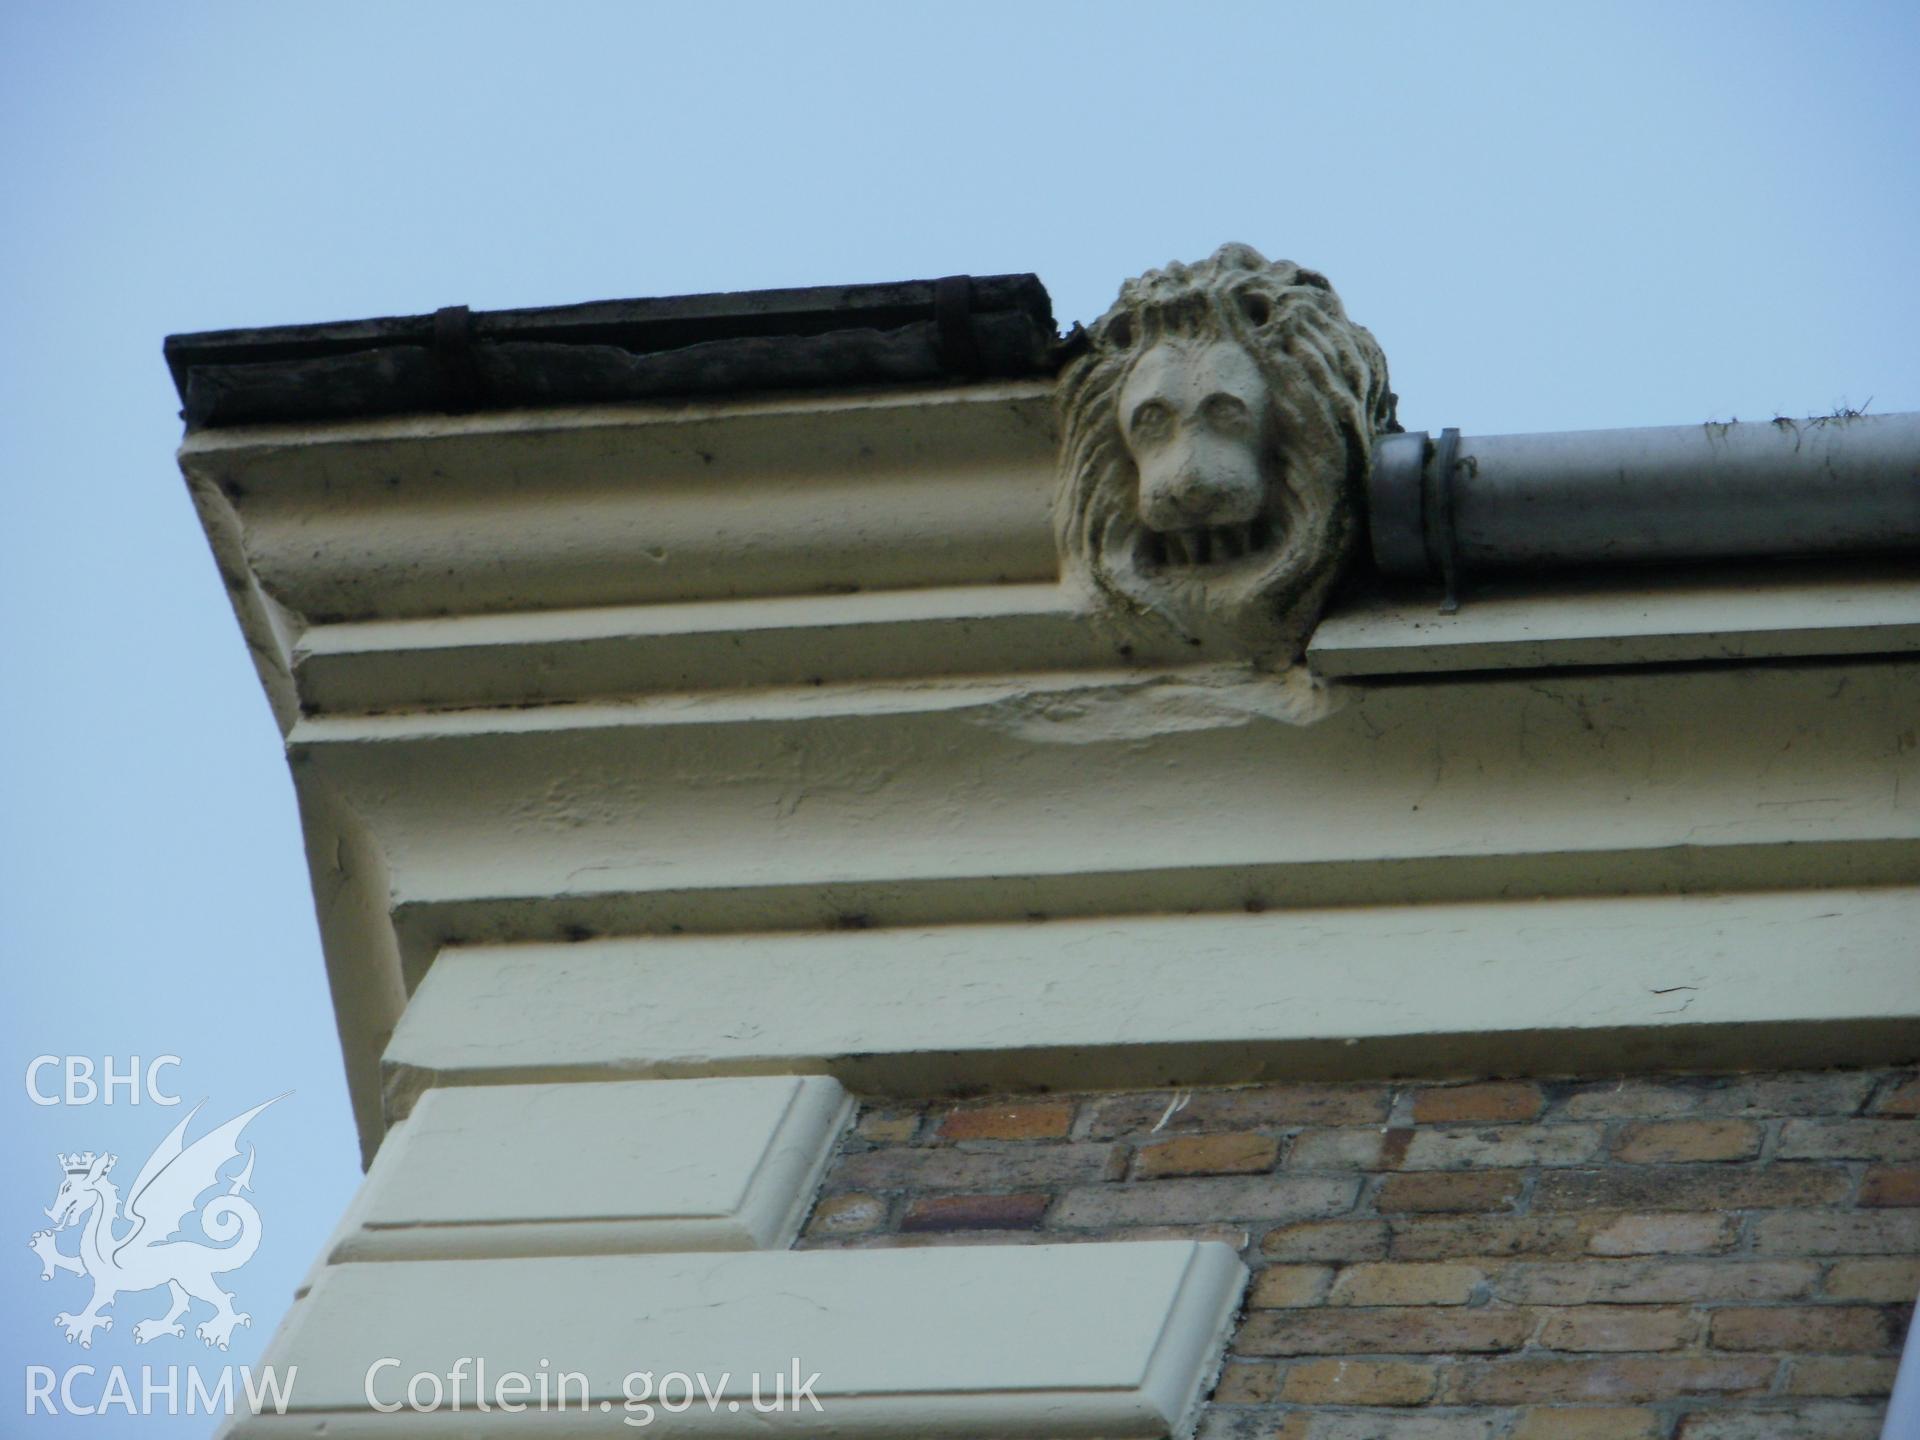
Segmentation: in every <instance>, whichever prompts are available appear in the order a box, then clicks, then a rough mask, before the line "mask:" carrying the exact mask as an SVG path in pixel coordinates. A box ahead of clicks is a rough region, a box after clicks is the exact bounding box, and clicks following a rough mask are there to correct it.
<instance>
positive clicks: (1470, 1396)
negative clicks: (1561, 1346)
mask: <svg viewBox="0 0 1920 1440" xmlns="http://www.w3.org/2000/svg"><path fill="white" fill-rule="evenodd" d="M1775 1363H1776V1362H1775V1361H1773V1360H1772V1359H1771V1358H1767V1357H1762V1356H1745V1355H1742V1356H1713V1357H1705V1356H1703V1357H1685V1358H1683V1357H1678V1356H1675V1357H1666V1356H1661V1357H1643V1356H1610V1357H1608V1358H1606V1359H1604V1360H1559V1359H1555V1360H1534V1359H1526V1360H1497V1361H1493V1362H1490V1363H1483V1364H1480V1365H1476V1366H1475V1367H1473V1369H1472V1370H1470V1371H1468V1372H1467V1374H1466V1377H1465V1379H1464V1381H1463V1382H1462V1383H1461V1384H1460V1385H1459V1391H1458V1398H1459V1399H1461V1400H1464V1401H1466V1402H1467V1403H1469V1404H1476V1405H1527V1404H1535V1403H1539V1402H1543V1401H1545V1402H1555V1401H1557V1402H1561V1403H1568V1402H1579V1401H1583V1400H1584V1401H1595V1402H1609V1401H1610V1402H1614V1403H1619V1402H1622V1401H1627V1402H1633V1401H1652V1400H1674V1399H1678V1398H1679V1397H1680V1396H1683V1395H1715V1394H1751V1393H1753V1392H1755V1391H1759V1390H1764V1389H1765V1388H1766V1387H1767V1385H1768V1384H1769V1383H1770V1382H1771V1381H1772V1379H1773V1372H1774V1368H1775Z"/></svg>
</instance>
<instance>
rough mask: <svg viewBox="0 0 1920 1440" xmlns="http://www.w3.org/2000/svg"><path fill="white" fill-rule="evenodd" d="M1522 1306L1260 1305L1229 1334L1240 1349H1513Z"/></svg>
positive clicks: (1521, 1332) (1523, 1328) (1526, 1324)
mask: <svg viewBox="0 0 1920 1440" xmlns="http://www.w3.org/2000/svg"><path fill="white" fill-rule="evenodd" d="M1532 1329H1533V1315H1532V1314H1531V1313H1530V1312H1528V1311H1525V1310H1508V1309H1505V1308H1495V1307H1491V1306H1486V1307H1481V1308H1477V1309H1471V1310H1469V1309H1463V1308H1458V1307H1452V1306H1410V1307H1406V1308H1392V1309H1380V1310H1326V1309H1315V1310H1263V1311H1260V1312H1259V1313H1257V1314H1253V1315H1249V1316H1248V1317H1247V1319H1246V1323H1245V1324H1243V1325H1242V1326H1241V1327H1240V1333H1239V1335H1238V1336H1236V1337H1235V1340H1234V1348H1235V1349H1236V1350H1238V1351H1239V1352H1240V1353H1241V1354H1243V1355H1366V1354H1386V1355H1452V1354H1464V1353H1469V1352H1484V1351H1497V1350H1518V1349H1519V1348H1520V1347H1521V1346H1522V1345H1524V1344H1525V1343H1526V1340H1527V1335H1528V1333H1529V1332H1530V1331H1531V1330H1532Z"/></svg>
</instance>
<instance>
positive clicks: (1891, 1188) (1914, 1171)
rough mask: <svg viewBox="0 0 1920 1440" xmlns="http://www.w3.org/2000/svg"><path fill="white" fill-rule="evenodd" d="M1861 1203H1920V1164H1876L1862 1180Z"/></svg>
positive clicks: (1880, 1204) (1892, 1204)
mask: <svg viewBox="0 0 1920 1440" xmlns="http://www.w3.org/2000/svg"><path fill="white" fill-rule="evenodd" d="M1860 1204H1862V1205H1870V1206H1876V1207H1885V1206H1908V1205H1920V1165H1875V1166H1873V1167H1872V1168H1871V1169H1869V1170H1868V1171H1867V1176H1866V1179H1864V1180H1862V1181H1861V1182H1860Z"/></svg>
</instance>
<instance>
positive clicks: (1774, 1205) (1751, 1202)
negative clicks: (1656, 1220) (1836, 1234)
mask: <svg viewBox="0 0 1920 1440" xmlns="http://www.w3.org/2000/svg"><path fill="white" fill-rule="evenodd" d="M1852 1189H1853V1181H1852V1178H1851V1177H1850V1176H1849V1175H1848V1174H1847V1172H1846V1170H1845V1169H1844V1168H1843V1167H1841V1166H1838V1165H1757V1166H1737V1167H1736V1166H1727V1165H1671V1166H1669V1165H1647V1166H1630V1165H1623V1166H1619V1167H1617V1168H1614V1169H1608V1170H1555V1171H1548V1172H1547V1173H1545V1174H1543V1175H1541V1177H1540V1179H1539V1182H1538V1184H1536V1185H1535V1186H1534V1191H1533V1207H1532V1208H1533V1210H1534V1212H1535V1213H1539V1212H1542V1211H1550V1210H1773V1209H1782V1208H1786V1207H1790V1206H1801V1205H1832V1204H1837V1203H1839V1202H1841V1201H1843V1200H1845V1199H1846V1198H1847V1195H1848V1193H1849V1192H1850V1191H1851V1190H1852Z"/></svg>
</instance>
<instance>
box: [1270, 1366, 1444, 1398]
mask: <svg viewBox="0 0 1920 1440" xmlns="http://www.w3.org/2000/svg"><path fill="white" fill-rule="evenodd" d="M1438 1380H1439V1372H1438V1370H1436V1369H1435V1367H1433V1366H1432V1365H1411V1364H1408V1363H1407V1362H1405V1361H1397V1360H1311V1361H1308V1362H1307V1363H1306V1364H1304V1365H1295V1366H1294V1367H1293V1368H1292V1369H1290V1370H1288V1371H1287V1378H1286V1383H1285V1384H1284V1385H1283V1386H1282V1387H1281V1390H1280V1398H1281V1399H1282V1400H1285V1401H1288V1402H1290V1403H1292V1404H1295V1405H1421V1404H1424V1403H1426V1401H1428V1400H1429V1399H1431V1398H1432V1396H1433V1392H1434V1389H1435V1386H1436V1385H1437V1384H1438Z"/></svg>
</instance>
